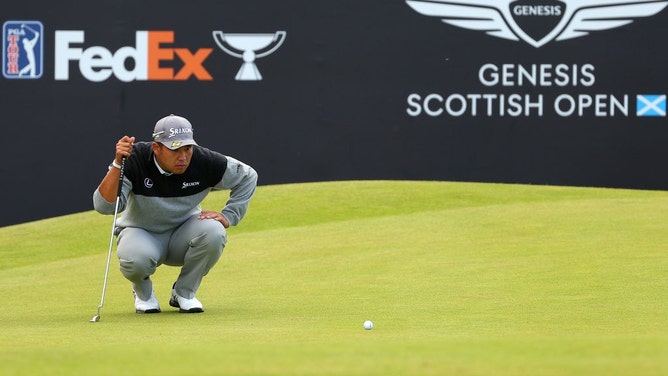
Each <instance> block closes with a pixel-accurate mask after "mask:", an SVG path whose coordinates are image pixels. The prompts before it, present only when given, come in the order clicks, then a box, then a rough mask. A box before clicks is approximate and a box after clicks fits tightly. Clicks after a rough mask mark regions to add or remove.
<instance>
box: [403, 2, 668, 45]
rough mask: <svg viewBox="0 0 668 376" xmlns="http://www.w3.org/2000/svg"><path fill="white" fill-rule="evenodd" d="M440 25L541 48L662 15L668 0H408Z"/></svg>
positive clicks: (412, 6) (416, 8)
mask: <svg viewBox="0 0 668 376" xmlns="http://www.w3.org/2000/svg"><path fill="white" fill-rule="evenodd" d="M406 3H407V4H408V5H409V6H410V7H411V8H413V9H414V10H415V11H416V12H418V13H420V14H423V15H425V16H432V17H439V18H440V19H441V20H442V21H443V22H444V23H446V24H449V25H453V26H457V27H461V28H465V29H471V30H476V31H483V32H485V33H486V34H488V35H491V36H493V37H497V38H503V39H507V40H511V41H520V40H522V41H524V42H526V43H528V44H530V45H531V46H533V47H536V48H538V47H542V46H544V45H545V44H547V43H549V42H552V41H562V40H567V39H571V38H577V37H581V36H585V35H587V34H589V33H590V32H592V31H600V30H607V29H613V28H616V27H620V26H624V25H627V24H630V23H632V22H633V21H634V19H636V18H640V17H649V16H653V15H655V14H657V13H659V12H661V11H662V10H663V9H664V8H665V7H666V6H667V5H668V1H666V0H661V1H657V0H561V1H559V0H539V1H535V0H493V1H490V0H406Z"/></svg>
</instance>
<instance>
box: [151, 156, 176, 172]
mask: <svg viewBox="0 0 668 376" xmlns="http://www.w3.org/2000/svg"><path fill="white" fill-rule="evenodd" d="M153 163H155V167H157V168H158V171H160V173H161V174H163V175H165V176H170V175H172V173H171V172H167V171H165V170H163V169H162V167H160V165H159V164H158V160H157V159H155V156H153Z"/></svg>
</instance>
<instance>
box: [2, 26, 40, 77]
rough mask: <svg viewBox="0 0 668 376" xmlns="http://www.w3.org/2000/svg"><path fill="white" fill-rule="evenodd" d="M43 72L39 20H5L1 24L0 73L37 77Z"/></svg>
mask: <svg viewBox="0 0 668 376" xmlns="http://www.w3.org/2000/svg"><path fill="white" fill-rule="evenodd" d="M43 72H44V26H43V25H42V23H41V22H39V21H7V22H5V23H4V24H3V25H2V75H3V76H5V78H12V79H37V78H40V77H42V73H43Z"/></svg>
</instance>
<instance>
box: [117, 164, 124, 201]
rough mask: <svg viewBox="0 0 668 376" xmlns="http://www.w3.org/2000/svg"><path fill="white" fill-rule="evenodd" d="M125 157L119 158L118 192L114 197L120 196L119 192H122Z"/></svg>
mask: <svg viewBox="0 0 668 376" xmlns="http://www.w3.org/2000/svg"><path fill="white" fill-rule="evenodd" d="M125 159H126V157H123V158H121V174H120V176H119V177H118V193H117V194H116V197H121V192H123V176H124V175H125Z"/></svg>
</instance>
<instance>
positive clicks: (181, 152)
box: [153, 142, 193, 175]
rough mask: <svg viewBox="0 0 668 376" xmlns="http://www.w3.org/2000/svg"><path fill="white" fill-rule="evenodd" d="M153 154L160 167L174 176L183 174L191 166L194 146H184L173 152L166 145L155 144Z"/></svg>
mask: <svg viewBox="0 0 668 376" xmlns="http://www.w3.org/2000/svg"><path fill="white" fill-rule="evenodd" d="M153 153H154V154H155V159H156V161H158V164H159V165H160V167H162V169H163V170H165V171H167V172H171V173H172V174H177V175H178V174H182V173H184V172H186V169H187V168H188V166H190V160H191V159H192V157H193V147H192V145H186V146H182V147H180V148H178V149H176V150H171V149H169V148H168V147H166V146H165V145H163V144H161V143H159V142H154V143H153Z"/></svg>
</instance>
